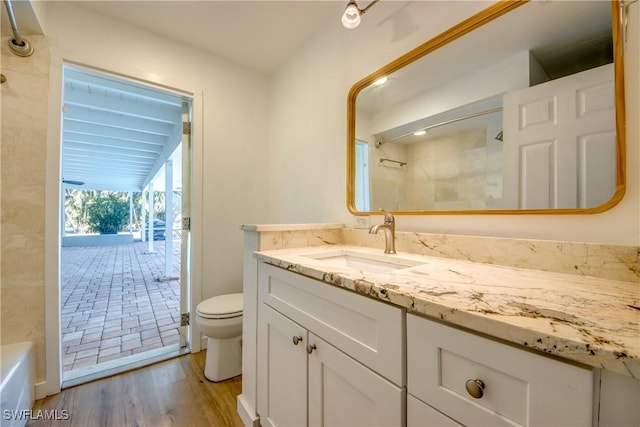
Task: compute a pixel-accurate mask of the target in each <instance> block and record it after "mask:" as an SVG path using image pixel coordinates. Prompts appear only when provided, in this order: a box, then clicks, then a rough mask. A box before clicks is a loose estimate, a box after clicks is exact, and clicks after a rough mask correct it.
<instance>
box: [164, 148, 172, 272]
mask: <svg viewBox="0 0 640 427" xmlns="http://www.w3.org/2000/svg"><path fill="white" fill-rule="evenodd" d="M164 191H165V193H164V224H165V226H164V276H165V277H166V278H169V277H171V273H172V272H173V160H171V159H169V160H167V161H166V163H165V164H164Z"/></svg>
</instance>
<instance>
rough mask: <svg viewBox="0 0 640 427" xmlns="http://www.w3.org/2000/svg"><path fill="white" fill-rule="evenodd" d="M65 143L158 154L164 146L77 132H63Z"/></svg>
mask: <svg viewBox="0 0 640 427" xmlns="http://www.w3.org/2000/svg"><path fill="white" fill-rule="evenodd" d="M62 137H63V140H64V142H65V143H66V142H76V143H79V144H87V145H97V146H102V147H109V148H122V149H125V150H131V151H144V152H148V153H155V154H158V153H160V152H161V151H162V148H163V145H162V144H151V143H148V142H138V141H127V140H124V139H118V138H110V137H107V136H98V135H87V134H82V133H75V132H66V131H65V132H63V133H62Z"/></svg>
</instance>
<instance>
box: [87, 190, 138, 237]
mask: <svg viewBox="0 0 640 427" xmlns="http://www.w3.org/2000/svg"><path fill="white" fill-rule="evenodd" d="M128 219H129V202H128V201H127V199H126V197H123V196H122V195H121V194H118V193H107V194H104V193H103V194H101V195H99V196H98V197H96V198H95V199H93V200H92V201H91V202H89V204H88V206H87V223H88V226H89V230H90V231H92V232H94V233H103V234H114V233H117V232H118V231H120V230H122V228H123V227H124V225H125V224H126V223H127V220H128Z"/></svg>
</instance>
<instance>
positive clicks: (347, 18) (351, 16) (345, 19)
mask: <svg viewBox="0 0 640 427" xmlns="http://www.w3.org/2000/svg"><path fill="white" fill-rule="evenodd" d="M379 1H380V0H372V1H371V3H369V4H368V5H367V7H365V8H364V9H360V8H359V7H358V5H357V4H356V1H355V0H349V3H348V4H347V7H346V9H345V10H344V13H343V14H342V25H343V26H344V27H345V28H348V29H349V30H352V29H354V28H356V27H357V26H358V25H360V21H361V16H362V15H364V14H365V12H366V11H367V10H369V8H370V7H371V6H373V5H374V4H376V3H377V2H379Z"/></svg>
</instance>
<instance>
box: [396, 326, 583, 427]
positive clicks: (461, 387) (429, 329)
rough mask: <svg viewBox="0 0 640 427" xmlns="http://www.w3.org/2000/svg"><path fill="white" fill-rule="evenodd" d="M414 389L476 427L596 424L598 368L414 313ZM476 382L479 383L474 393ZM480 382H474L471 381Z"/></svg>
mask: <svg viewBox="0 0 640 427" xmlns="http://www.w3.org/2000/svg"><path fill="white" fill-rule="evenodd" d="M407 376H408V380H407V389H408V392H409V393H411V394H413V395H415V396H416V397H418V398H419V399H421V400H423V401H424V402H426V403H428V404H429V405H431V406H433V407H434V408H436V409H437V410H439V411H441V412H443V413H445V414H447V415H449V416H451V417H452V418H454V419H455V420H456V421H458V422H460V423H462V424H465V425H468V426H473V425H487V424H490V425H514V424H515V425H522V426H529V425H572V426H576V425H584V426H587V425H589V426H590V425H591V424H592V399H593V374H592V372H591V371H590V370H587V369H583V368H580V367H577V366H574V365H569V364H567V363H563V362H559V361H556V360H553V359H551V358H548V357H544V356H540V355H536V354H533V353H530V352H528V351H525V350H519V349H517V348H515V347H511V346H509V345H506V344H501V343H498V342H496V341H492V340H489V339H486V338H482V337H479V336H477V335H474V334H471V333H467V332H464V331H460V330H458V329H455V328H452V327H448V326H445V325H442V324H440V323H437V322H433V321H430V320H426V319H423V318H420V317H418V316H415V315H408V316H407ZM468 380H480V381H481V382H482V384H483V385H484V388H483V389H481V390H479V389H480V387H478V385H477V384H478V383H476V385H475V388H476V390H475V391H474V390H473V389H472V390H471V392H479V391H481V393H479V394H477V396H481V397H472V396H471V392H468V391H467V389H466V383H467V381H468ZM470 385H471V386H474V385H473V384H470Z"/></svg>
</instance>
